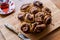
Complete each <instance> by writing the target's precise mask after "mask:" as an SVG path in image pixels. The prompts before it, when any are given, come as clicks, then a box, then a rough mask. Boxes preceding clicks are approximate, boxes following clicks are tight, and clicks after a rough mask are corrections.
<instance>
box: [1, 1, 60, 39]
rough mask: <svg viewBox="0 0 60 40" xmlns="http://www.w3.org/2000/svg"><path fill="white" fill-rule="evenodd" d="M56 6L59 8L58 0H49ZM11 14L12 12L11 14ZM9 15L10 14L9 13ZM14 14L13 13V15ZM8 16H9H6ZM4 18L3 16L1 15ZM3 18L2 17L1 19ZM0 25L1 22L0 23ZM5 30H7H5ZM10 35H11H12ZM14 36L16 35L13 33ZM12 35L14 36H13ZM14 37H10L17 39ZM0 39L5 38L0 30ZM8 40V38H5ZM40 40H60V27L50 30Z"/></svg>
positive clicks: (59, 2)
mask: <svg viewBox="0 0 60 40" xmlns="http://www.w3.org/2000/svg"><path fill="white" fill-rule="evenodd" d="M51 1H52V2H53V3H54V4H55V5H56V6H57V7H58V8H60V0H51ZM16 6H18V5H16ZM12 15H13V14H12ZM10 16H11V15H10ZM13 16H14V15H13ZM8 17H9V16H8ZM3 18H4V17H3ZM0 19H2V18H1V17H0ZM2 20H3V19H2ZM0 25H1V24H0ZM4 30H6V29H4ZM6 32H7V31H6ZM10 34H12V35H15V34H13V33H10ZM6 35H9V34H6ZM12 35H11V36H12ZM15 36H16V35H15ZM15 36H14V37H15ZM7 37H8V38H9V36H7ZM15 38H16V39H13V37H12V39H13V40H18V37H17V36H16V37H15ZM12 39H9V40H12ZM0 40H5V39H4V36H3V35H2V33H1V32H0ZM7 40H8V39H7ZM40 40H60V28H59V29H56V30H55V31H53V32H51V33H50V34H48V35H47V36H45V37H43V38H42V39H40Z"/></svg>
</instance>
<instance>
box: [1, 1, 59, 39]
mask: <svg viewBox="0 0 60 40" xmlns="http://www.w3.org/2000/svg"><path fill="white" fill-rule="evenodd" d="M13 1H14V2H15V3H16V12H15V13H13V14H11V15H9V16H6V17H3V16H1V17H0V19H1V20H0V25H1V24H4V23H9V24H11V25H13V26H14V29H16V31H20V33H23V32H22V31H21V30H20V25H21V22H20V21H19V20H18V18H17V17H18V14H19V12H20V6H21V5H22V4H25V3H30V2H33V1H35V0H13ZM38 1H41V2H42V3H43V4H44V6H46V7H48V8H50V9H51V11H52V23H51V24H50V25H49V27H47V28H46V29H45V30H44V31H43V32H41V33H40V34H38V35H32V34H25V33H23V34H24V35H26V36H27V37H29V38H30V39H31V40H38V39H40V38H42V37H44V36H45V35H47V34H48V33H50V32H52V31H53V30H55V29H57V28H58V27H59V26H60V18H59V17H60V10H59V9H58V8H57V7H56V6H55V5H54V3H53V2H51V1H50V0H38ZM4 29H5V28H4ZM4 29H3V28H2V29H1V32H2V34H3V35H4V37H5V38H6V39H8V37H9V39H8V40H15V39H14V36H13V39H12V36H10V35H12V34H10V32H8V31H7V32H5V31H4ZM7 34H10V35H7ZM19 40H20V39H19Z"/></svg>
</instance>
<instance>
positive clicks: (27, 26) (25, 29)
mask: <svg viewBox="0 0 60 40" xmlns="http://www.w3.org/2000/svg"><path fill="white" fill-rule="evenodd" d="M21 30H22V31H23V32H24V33H29V31H30V24H29V23H24V24H22V26H21Z"/></svg>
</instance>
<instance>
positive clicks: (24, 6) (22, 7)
mask: <svg viewBox="0 0 60 40" xmlns="http://www.w3.org/2000/svg"><path fill="white" fill-rule="evenodd" d="M29 7H30V4H24V5H22V6H21V8H20V10H21V11H22V12H26V11H28V10H29Z"/></svg>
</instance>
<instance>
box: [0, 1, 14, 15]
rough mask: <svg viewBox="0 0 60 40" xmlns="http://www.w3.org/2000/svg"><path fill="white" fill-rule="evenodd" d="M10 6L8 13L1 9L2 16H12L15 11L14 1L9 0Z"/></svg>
mask: <svg viewBox="0 0 60 40" xmlns="http://www.w3.org/2000/svg"><path fill="white" fill-rule="evenodd" d="M8 4H9V8H8V11H7V12H4V11H3V10H2V9H1V8H0V14H10V13H12V12H13V11H14V10H15V3H14V2H13V1H12V0H9V2H8Z"/></svg>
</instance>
